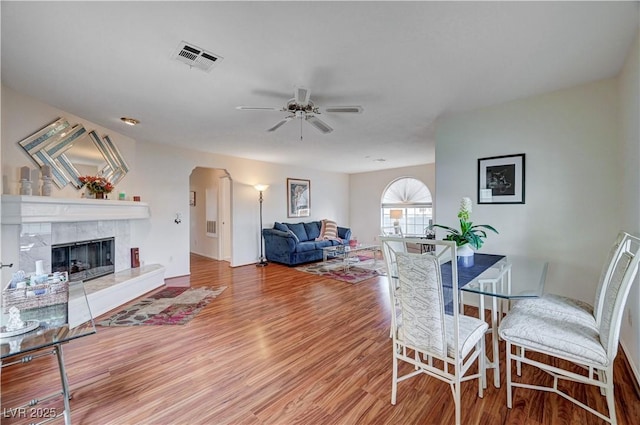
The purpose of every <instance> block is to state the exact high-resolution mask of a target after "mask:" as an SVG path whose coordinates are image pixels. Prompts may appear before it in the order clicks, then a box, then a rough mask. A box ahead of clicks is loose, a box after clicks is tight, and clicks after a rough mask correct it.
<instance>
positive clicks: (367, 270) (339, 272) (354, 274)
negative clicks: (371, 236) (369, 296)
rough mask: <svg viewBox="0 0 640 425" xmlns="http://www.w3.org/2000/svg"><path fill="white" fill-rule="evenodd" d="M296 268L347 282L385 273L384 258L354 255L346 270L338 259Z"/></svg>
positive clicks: (356, 281) (354, 281)
mask: <svg viewBox="0 0 640 425" xmlns="http://www.w3.org/2000/svg"><path fill="white" fill-rule="evenodd" d="M296 270H299V271H301V272H305V273H311V274H315V275H318V276H323V277H328V278H331V279H336V280H340V281H342V282H347V283H359V282H362V281H364V280H367V279H371V278H372V277H376V276H385V275H386V274H387V269H386V266H385V263H384V260H381V259H378V260H377V261H374V260H373V259H372V258H371V257H366V256H358V257H355V260H354V262H352V263H351V265H350V266H349V268H348V269H347V270H345V268H344V263H343V261H342V260H340V259H333V260H329V261H327V262H322V261H321V262H318V263H313V264H305V265H302V266H298V267H296Z"/></svg>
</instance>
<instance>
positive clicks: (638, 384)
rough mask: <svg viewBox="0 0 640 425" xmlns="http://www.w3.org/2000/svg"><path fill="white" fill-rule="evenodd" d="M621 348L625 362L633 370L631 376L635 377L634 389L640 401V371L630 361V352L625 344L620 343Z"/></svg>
mask: <svg viewBox="0 0 640 425" xmlns="http://www.w3.org/2000/svg"><path fill="white" fill-rule="evenodd" d="M620 346H621V347H622V354H623V355H624V361H625V363H626V364H627V366H628V367H629V370H631V374H632V375H633V377H634V379H633V387H634V389H635V390H636V397H638V398H639V399H640V373H638V369H637V367H636V365H635V364H633V362H632V361H630V360H629V358H630V356H629V350H628V349H627V348H626V347H625V345H624V342H622V341H620Z"/></svg>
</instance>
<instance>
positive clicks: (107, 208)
mask: <svg viewBox="0 0 640 425" xmlns="http://www.w3.org/2000/svg"><path fill="white" fill-rule="evenodd" d="M149 217H150V212H149V205H148V204H146V203H144V202H133V201H112V200H106V199H86V198H79V199H73V198H52V197H49V196H21V195H2V224H23V223H64V222H77V221H97V220H135V219H144V218H149Z"/></svg>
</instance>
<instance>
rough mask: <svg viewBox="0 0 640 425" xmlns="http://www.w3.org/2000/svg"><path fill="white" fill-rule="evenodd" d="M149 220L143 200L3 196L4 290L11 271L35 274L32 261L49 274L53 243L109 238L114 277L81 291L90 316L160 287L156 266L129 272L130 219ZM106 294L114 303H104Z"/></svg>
mask: <svg viewBox="0 0 640 425" xmlns="http://www.w3.org/2000/svg"><path fill="white" fill-rule="evenodd" d="M149 217H150V211H149V206H148V204H146V203H142V202H131V201H115V200H113V201H112V200H103V199H70V198H51V197H45V196H18V195H2V257H3V259H2V260H3V262H5V263H11V262H13V263H14V266H13V268H12V269H11V271H8V270H7V269H6V268H5V269H3V270H2V271H3V275H2V283H3V286H4V284H6V283H7V282H8V281H9V279H10V278H11V277H10V276H11V275H10V274H11V273H12V272H15V271H17V270H24V271H25V272H26V273H31V272H34V271H35V261H36V260H43V263H44V269H45V271H51V246H52V245H55V244H62V243H69V242H78V241H86V240H93V239H102V238H107V237H113V238H115V258H114V260H115V273H114V274H113V275H109V276H105V277H102V278H98V279H95V280H91V281H89V282H88V283H86V284H85V287H86V290H87V293H88V294H89V298H90V300H89V302H90V306H91V311H92V313H93V315H94V316H97V315H100V314H102V313H105V312H106V311H109V310H110V309H112V308H116V307H118V306H119V305H121V304H123V303H125V302H127V301H129V300H130V299H133V298H136V297H138V296H140V295H142V294H144V293H145V292H148V291H150V290H152V289H154V288H156V287H158V286H161V285H163V284H164V267H162V266H160V265H148V266H145V267H140V268H136V269H131V263H130V248H131V226H132V221H134V220H144V219H148V218H149ZM5 270H7V271H5ZM98 293H100V296H98ZM105 293H111V296H112V298H113V299H110V300H108V299H105ZM92 295H93V296H92ZM92 298H93V302H92Z"/></svg>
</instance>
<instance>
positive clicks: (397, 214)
mask: <svg viewBox="0 0 640 425" xmlns="http://www.w3.org/2000/svg"><path fill="white" fill-rule="evenodd" d="M389 215H390V216H391V218H392V219H394V220H400V219H401V218H402V210H391V212H390V213H389Z"/></svg>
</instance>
